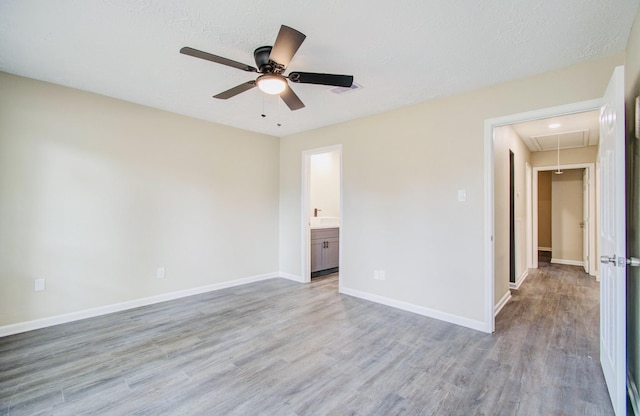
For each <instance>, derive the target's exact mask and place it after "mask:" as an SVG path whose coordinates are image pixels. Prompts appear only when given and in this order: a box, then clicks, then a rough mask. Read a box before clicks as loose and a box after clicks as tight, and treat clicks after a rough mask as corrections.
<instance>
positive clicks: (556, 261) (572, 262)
mask: <svg viewBox="0 0 640 416" xmlns="http://www.w3.org/2000/svg"><path fill="white" fill-rule="evenodd" d="M551 263H554V264H566V265H568V266H582V265H583V263H582V261H581V260H564V259H553V258H552V259H551Z"/></svg>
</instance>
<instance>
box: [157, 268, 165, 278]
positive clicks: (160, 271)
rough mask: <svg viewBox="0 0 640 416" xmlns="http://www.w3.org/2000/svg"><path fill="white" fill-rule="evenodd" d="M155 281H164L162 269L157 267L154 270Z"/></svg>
mask: <svg viewBox="0 0 640 416" xmlns="http://www.w3.org/2000/svg"><path fill="white" fill-rule="evenodd" d="M156 279H164V267H158V270H156Z"/></svg>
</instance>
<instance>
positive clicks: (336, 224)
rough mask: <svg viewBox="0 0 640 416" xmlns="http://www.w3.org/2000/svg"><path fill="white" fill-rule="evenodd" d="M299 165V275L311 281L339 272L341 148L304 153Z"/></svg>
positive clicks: (333, 147)
mask: <svg viewBox="0 0 640 416" xmlns="http://www.w3.org/2000/svg"><path fill="white" fill-rule="evenodd" d="M302 166H303V172H302V179H303V180H302V188H303V189H302V213H301V214H302V215H301V218H302V222H303V224H302V230H303V232H302V253H303V254H302V276H303V282H310V281H311V279H312V278H317V277H321V276H328V275H332V274H335V273H337V272H338V271H339V269H340V259H341V257H342V243H341V241H342V227H341V225H342V220H343V219H342V146H341V145H335V146H329V147H323V148H318V149H312V150H307V151H303V152H302ZM339 282H340V276H339V275H338V284H339Z"/></svg>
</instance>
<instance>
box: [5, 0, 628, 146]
mask: <svg viewBox="0 0 640 416" xmlns="http://www.w3.org/2000/svg"><path fill="white" fill-rule="evenodd" d="M638 3H639V1H638V0H607V1H603V0H563V1H542V0H518V1H513V0H493V1H491V0H487V1H470V0H449V1H441V0H403V1H399V2H379V1H378V2H371V1H365V0H352V1H339V0H325V1H316V2H301V1H299V0H269V1H265V0H252V1H247V0H235V1H211V0H206V1H205V0H138V1H133V0H103V1H95V0H56V1H51V0H2V1H0V70H2V71H5V72H9V73H13V74H17V75H21V76H25V77H29V78H35V79H39V80H44V81H48V82H53V83H56V84H61V85H65V86H69V87H73V88H78V89H81V90H86V91H92V92H95V93H98V94H103V95H106V96H110V97H116V98H120V99H123V100H127V101H131V102H135V103H139V104H144V105H147V106H151V107H156V108H160V109H164V110H168V111H172V112H176V113H180V114H186V115H189V116H193V117H197V118H201V119H205V120H210V121H214V122H217V123H222V124H226V125H230V126H235V127H239V128H242V129H247V130H251V131H256V132H262V133H266V134H270V135H274V136H284V135H288V134H291V133H295V132H300V131H304V130H309V129H313V128H317V127H321V126H325V125H329V124H334V123H338V122H341V121H345V120H350V119H354V118H358V117H363V116H366V115H370V114H375V113H380V112H384V111H388V110H391V109H395V108H399V107H403V106H407V105H411V104H415V103H418V102H422V101H426V100H429V99H433V98H436V97H441V96H447V95H451V94H455V93H459V92H463V91H467V90H471V89H475V88H479V87H483V86H487V85H492V84H496V83H500V82H503V81H507V80H511V79H515V78H520V77H524V76H528V75H532V74H536V73H540V72H545V71H549V70H553V69H557V68H561V67H565V66H568V65H572V64H575V63H579V62H583V61H587V60H591V59H594V58H598V57H604V56H609V55H613V54H617V53H620V52H622V51H623V50H624V48H625V44H626V41H627V38H628V35H629V31H630V28H631V24H632V21H633V18H634V16H635V14H636V10H637V8H638ZM281 24H285V25H288V26H291V27H293V28H295V29H297V30H299V31H301V32H303V33H304V34H306V35H307V39H306V40H305V42H304V43H303V44H302V46H301V47H300V49H299V51H298V53H297V54H296V56H295V57H294V58H293V60H292V62H291V63H290V65H289V69H290V70H295V71H306V72H328V73H338V74H352V75H354V76H355V82H356V83H357V84H359V85H360V86H362V88H360V89H358V90H355V91H350V92H348V93H344V94H335V93H332V92H330V91H329V90H330V88H329V87H325V86H318V85H300V84H296V85H293V87H292V88H293V89H294V90H295V92H296V93H297V94H298V95H299V96H300V98H301V99H302V100H303V101H304V103H305V104H306V108H303V109H301V110H298V111H294V112H292V111H289V109H288V108H287V107H286V106H285V105H284V104H283V103H282V104H279V102H280V101H279V100H278V99H276V98H274V97H270V96H263V94H262V93H261V92H260V91H258V90H257V89H253V90H251V91H248V92H245V93H243V94H241V95H238V96H236V97H234V98H232V99H229V100H227V101H222V100H215V99H213V98H211V97H212V95H215V94H217V93H219V92H222V91H224V90H226V89H228V88H230V87H233V86H235V85H237V84H240V83H242V82H246V81H249V80H251V79H253V77H254V76H253V75H252V74H250V73H247V72H243V71H240V70H236V69H233V68H229V67H225V66H222V65H218V64H215V63H212V62H207V61H203V60H200V59H196V58H193V57H190V56H185V55H182V54H180V53H179V52H178V51H179V50H180V48H181V47H183V46H191V47H193V48H196V49H201V50H204V51H207V52H211V53H214V54H217V55H221V56H224V57H227V58H230V59H233V60H236V61H240V62H243V63H247V64H249V65H254V61H253V50H254V49H255V48H256V47H258V46H262V45H272V44H273V41H274V39H275V37H276V35H277V33H278V30H279V28H280V25H281ZM263 112H264V113H265V114H266V115H267V117H266V118H262V117H261V116H260V114H261V113H263ZM277 123H281V124H282V126H281V127H278V126H277Z"/></svg>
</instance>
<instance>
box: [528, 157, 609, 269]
mask: <svg viewBox="0 0 640 416" xmlns="http://www.w3.org/2000/svg"><path fill="white" fill-rule="evenodd" d="M556 169H557V166H538V167H534V168H533V172H534V173H533V188H534V190H537V189H538V173H539V172H541V171H549V170H556ZM560 169H562V170H567V169H585V170H586V171H587V175H588V176H589V178H593V177H594V175H595V172H596V165H595V163H574V164H570V165H560ZM595 186H596V185H595V181H592V180H589V218H594V217H595V215H596V200H595V198H596V194H595ZM535 200H536V201H537V200H538V194H537V192H536V195H535ZM533 221H534V224H535V225H534V227H535V228H534V229H536V230H537V229H538V204H537V203H536V205H535V207H534V209H533ZM588 224H589V225H588V227H589V229H588V235H589V241H590V242H591V244H589V258H590V259H595V258H598V257H597V256H596V248H595V246H596V244H595V240H596V238H597V236H596V227H595V224H594V221H591V220H590V221H589V223H588ZM534 243H535V244H538V233H535V241H534ZM539 250H541V248H539ZM547 251H551V248H549V250H547ZM563 264H567V263H563ZM534 265H535V267H534V268H538V259H537V257H536V259H535V260H534ZM582 265H583V262H582V261H581V262H580V266H582ZM595 267H596V266H595V264H594V262H589V270H588V271H587V273H591V272H592V271H593V269H594V268H595Z"/></svg>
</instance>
